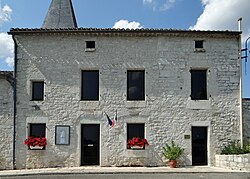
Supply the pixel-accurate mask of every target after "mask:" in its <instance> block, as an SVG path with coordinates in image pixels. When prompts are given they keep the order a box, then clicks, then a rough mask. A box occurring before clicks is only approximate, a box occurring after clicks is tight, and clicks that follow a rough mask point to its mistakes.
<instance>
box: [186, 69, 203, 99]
mask: <svg viewBox="0 0 250 179" xmlns="http://www.w3.org/2000/svg"><path fill="white" fill-rule="evenodd" d="M190 72H191V99H192V100H206V99H207V70H191V71H190Z"/></svg>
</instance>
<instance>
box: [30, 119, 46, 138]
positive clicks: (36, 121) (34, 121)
mask: <svg viewBox="0 0 250 179" xmlns="http://www.w3.org/2000/svg"><path fill="white" fill-rule="evenodd" d="M42 123H43V124H45V125H46V130H45V136H46V138H47V136H48V130H47V128H48V126H47V124H48V118H47V117H27V118H26V129H27V130H26V139H27V138H28V137H29V135H30V124H42Z"/></svg>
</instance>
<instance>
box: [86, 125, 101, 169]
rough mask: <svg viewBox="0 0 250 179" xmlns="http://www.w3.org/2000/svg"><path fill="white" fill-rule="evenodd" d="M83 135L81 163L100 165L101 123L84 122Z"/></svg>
mask: <svg viewBox="0 0 250 179" xmlns="http://www.w3.org/2000/svg"><path fill="white" fill-rule="evenodd" d="M81 128H82V134H81V135H82V137H81V145H82V146H81V165H99V150H100V149H99V148H100V147H99V143H100V142H99V136H100V126H99V124H83V125H82V127H81Z"/></svg>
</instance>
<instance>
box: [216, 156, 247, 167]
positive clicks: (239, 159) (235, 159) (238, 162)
mask: <svg viewBox="0 0 250 179" xmlns="http://www.w3.org/2000/svg"><path fill="white" fill-rule="evenodd" d="M215 166H216V167H221V168H228V169H233V170H250V154H244V155H216V156H215Z"/></svg>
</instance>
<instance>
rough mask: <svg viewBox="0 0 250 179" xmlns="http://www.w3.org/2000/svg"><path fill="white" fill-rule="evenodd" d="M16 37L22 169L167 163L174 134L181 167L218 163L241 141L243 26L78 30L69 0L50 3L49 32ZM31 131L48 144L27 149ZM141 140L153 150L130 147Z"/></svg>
mask: <svg viewBox="0 0 250 179" xmlns="http://www.w3.org/2000/svg"><path fill="white" fill-rule="evenodd" d="M9 34H11V35H12V36H13V39H14V41H15V49H16V50H15V64H16V65H15V79H16V98H15V99H16V100H15V104H16V111H15V117H16V118H15V123H16V126H15V130H16V134H15V139H14V141H15V143H14V146H15V157H14V159H15V161H14V163H15V167H16V168H18V169H20V168H40V167H59V166H67V167H73V166H74V167H76V166H82V165H100V166H162V165H166V164H165V162H166V161H165V159H164V158H163V156H162V147H163V146H164V145H165V144H166V143H170V142H171V141H172V140H174V141H175V142H176V143H177V144H179V145H180V146H182V147H183V148H184V149H185V153H184V155H183V157H182V158H181V159H180V161H179V163H180V164H181V165H213V164H214V158H215V154H216V153H219V152H220V150H221V149H222V147H223V146H224V145H225V144H227V143H228V142H229V141H233V140H242V137H241V136H242V133H243V132H242V119H241V109H242V108H241V81H240V76H241V58H240V56H239V51H240V49H241V46H240V32H234V31H191V30H172V29H136V30H129V29H96V28H78V27H77V23H76V20H75V16H74V11H73V7H72V3H71V1H70V0H61V1H59V0H52V3H51V5H50V8H49V11H48V14H47V16H46V18H45V21H44V24H43V26H42V28H37V29H19V28H15V29H11V30H10V32H9ZM105 113H107V115H108V116H109V117H110V118H113V116H114V115H116V114H117V115H116V117H117V120H114V126H113V127H111V126H109V124H108V123H107V121H108V120H107V116H106V114H105ZM28 136H42V137H46V139H47V145H46V147H45V149H43V150H30V149H28V147H27V146H25V145H24V144H23V142H24V140H25V139H26V138H27V137H28ZM134 136H137V137H141V138H145V139H147V141H148V143H149V146H146V147H145V148H143V149H142V150H131V149H130V148H128V147H127V140H128V139H130V138H132V137H134Z"/></svg>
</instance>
